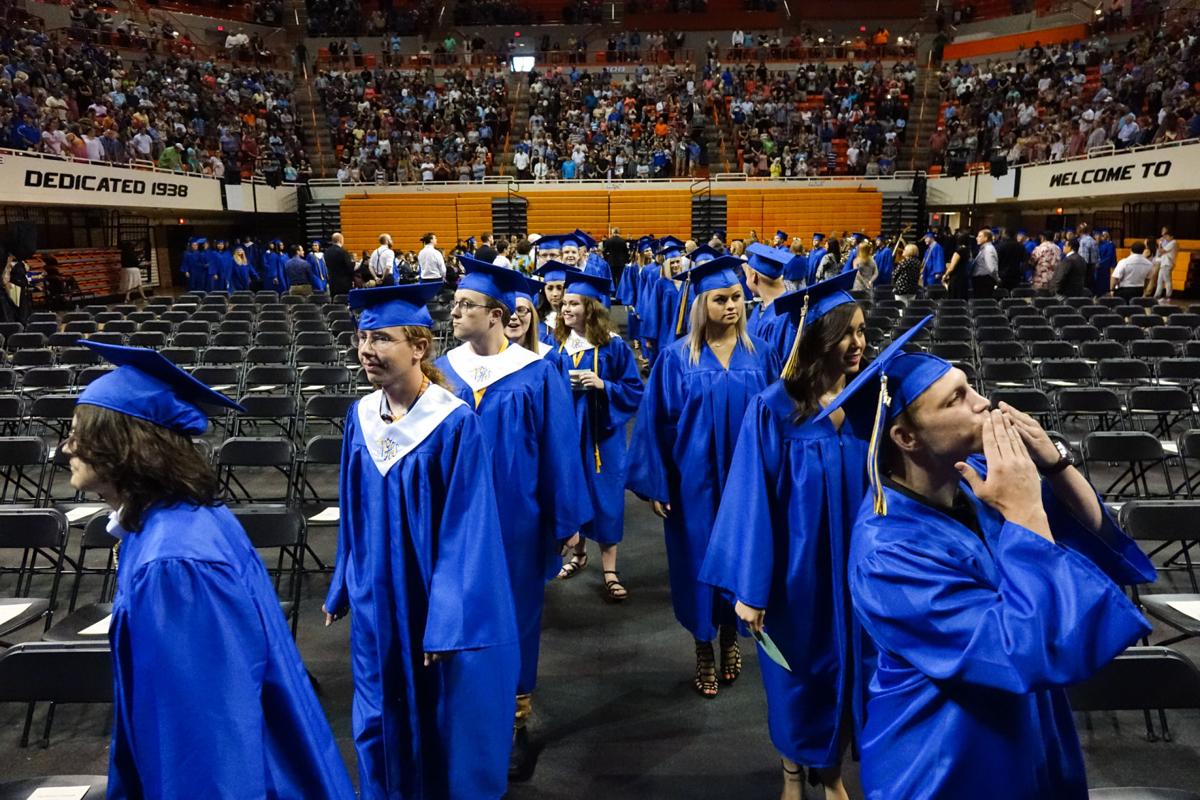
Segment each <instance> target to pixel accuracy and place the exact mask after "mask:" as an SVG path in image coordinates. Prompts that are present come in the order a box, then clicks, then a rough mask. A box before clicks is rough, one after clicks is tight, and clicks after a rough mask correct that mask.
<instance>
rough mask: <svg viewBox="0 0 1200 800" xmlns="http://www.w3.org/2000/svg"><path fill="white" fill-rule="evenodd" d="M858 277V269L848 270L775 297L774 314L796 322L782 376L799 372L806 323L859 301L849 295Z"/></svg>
mask: <svg viewBox="0 0 1200 800" xmlns="http://www.w3.org/2000/svg"><path fill="white" fill-rule="evenodd" d="M857 276H858V270H856V269H852V270H848V271H846V272H843V273H841V274H839V275H835V276H833V277H832V278H830V279H829V280H825V281H821V282H820V283H814V284H813V285H812V286H809V287H808V288H806V289H797V290H796V291H794V292H788V293H787V294H785V295H782V296H780V297H777V298H775V303H774V308H775V313H776V314H787V315H788V316H790V317H791V318H792V321H793V322H794V323H795V324H796V338H795V339H793V340H792V347H791V349H790V350H789V351H788V358H787V362H786V363H785V364H784V365H783V372H782V376H783V377H785V378H788V377H791V376H792V375H793V374H794V373H795V371H796V368H797V366H798V365H797V363H796V361H797V359H798V358H799V356H800V337H801V336H803V335H804V325H805V324H806V323H809V322H815V321H816V320H818V319H820V318H821V317H823V316H825V315H826V314H828V313H829V312H830V311H833V310H834V309H835V308H837V307H838V306H842V305H846V304H847V303H856V302H858V301H857V300H855V299H854V296H853V295H852V294H850V289H851V288H853V287H854V279H855V278H856V277H857Z"/></svg>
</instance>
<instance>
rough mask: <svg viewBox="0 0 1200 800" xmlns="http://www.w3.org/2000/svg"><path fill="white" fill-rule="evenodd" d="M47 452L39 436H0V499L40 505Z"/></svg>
mask: <svg viewBox="0 0 1200 800" xmlns="http://www.w3.org/2000/svg"><path fill="white" fill-rule="evenodd" d="M49 454H50V448H49V447H48V446H47V445H46V442H45V440H44V439H42V438H41V437H39V436H4V437H0V479H2V480H3V483H2V484H0V503H13V504H28V505H32V506H40V505H43V504H44V503H45V502H46V493H47V487H46V473H47V469H48V468H49V465H48V463H47V459H48V457H49Z"/></svg>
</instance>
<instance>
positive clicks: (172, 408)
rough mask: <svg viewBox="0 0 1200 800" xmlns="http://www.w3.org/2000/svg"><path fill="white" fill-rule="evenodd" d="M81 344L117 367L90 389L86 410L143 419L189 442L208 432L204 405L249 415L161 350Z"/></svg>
mask: <svg viewBox="0 0 1200 800" xmlns="http://www.w3.org/2000/svg"><path fill="white" fill-rule="evenodd" d="M80 344H82V345H83V346H84V347H88V348H91V349H92V350H95V351H96V352H97V353H99V354H100V355H101V356H103V357H104V358H105V359H106V360H108V361H110V362H112V363H113V364H116V366H117V368H116V369H115V370H113V371H112V372H108V373H105V374H104V375H101V376H100V377H99V378H97V379H96V380H94V381H92V382H91V383H89V384H88V385H87V388H85V389H84V390H83V393H82V394H80V395H79V402H80V403H81V404H83V405H91V406H99V407H100V408H107V409H109V410H111V411H116V412H118V413H121V414H127V415H128V416H131V417H137V418H138V419H141V420H145V421H146V422H152V423H154V424H155V425H159V426H161V427H164V428H168V429H170V430H173V431H175V432H176V433H181V434H184V435H186V436H200V435H201V434H203V433H204V432H205V431H207V430H208V414H206V413H205V412H204V410H203V409H202V408H201V407H200V404H201V403H203V404H205V405H210V406H224V407H226V408H233V409H237V410H238V411H245V410H246V409H244V408H242V407H241V406H240V405H238V403H237V401H235V400H233V399H232V398H229V397H226V396H225V395H223V394H221V393H220V392H218V391H214V390H213V389H210V388H209V387H208V386H206V385H204V384H203V383H201V382H200V381H198V380H196V379H195V378H193V377H192V376H191V375H189V374H188V373H187V372H184V371H183V370H182V369H180V368H179V367H177V366H175V365H174V364H172V363H171V362H170V361H168V360H167V359H166V358H164V357H163V355H162V354H161V353H159V352H158V351H157V350H151V349H150V348H148V347H124V346H123V345H119V344H104V343H102V342H90V341H87V340H86V339H85V340H81V341H80Z"/></svg>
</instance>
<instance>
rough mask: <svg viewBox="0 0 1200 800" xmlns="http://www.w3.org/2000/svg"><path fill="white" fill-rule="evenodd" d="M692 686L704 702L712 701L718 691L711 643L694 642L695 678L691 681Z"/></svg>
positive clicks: (715, 662)
mask: <svg viewBox="0 0 1200 800" xmlns="http://www.w3.org/2000/svg"><path fill="white" fill-rule="evenodd" d="M692 686H693V687H694V688H695V690H696V693H697V694H698V695H700V696H701V697H703V698H704V699H705V700H712V699H713V698H714V697H716V696H717V692H718V691H720V684H718V683H717V661H716V659H715V658H713V649H712V642H696V678H695V680H693V681H692Z"/></svg>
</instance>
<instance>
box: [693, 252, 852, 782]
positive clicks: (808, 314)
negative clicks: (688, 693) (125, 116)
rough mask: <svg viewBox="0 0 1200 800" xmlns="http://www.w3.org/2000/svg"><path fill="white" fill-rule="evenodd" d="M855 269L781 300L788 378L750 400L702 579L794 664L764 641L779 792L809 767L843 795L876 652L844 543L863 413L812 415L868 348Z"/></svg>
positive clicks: (764, 674)
mask: <svg viewBox="0 0 1200 800" xmlns="http://www.w3.org/2000/svg"><path fill="white" fill-rule="evenodd" d="M855 275H856V273H854V272H847V273H843V274H841V275H838V276H836V277H834V278H832V279H830V280H828V281H824V282H822V283H819V284H816V285H815V286H813V287H811V288H809V289H808V290H801V291H798V292H793V293H791V294H789V295H785V296H784V297H782V298H780V299H778V300H776V301H775V304H776V305H777V306H781V308H780V312H781V313H787V314H789V315H793V316H794V317H795V318H796V326H797V330H799V331H800V333H799V334H798V335H797V339H796V341H795V345H794V347H793V350H792V352H791V353H790V355H789V360H788V362H787V364H786V365H785V367H784V371H783V377H782V380H780V381H778V382H776V383H774V384H772V385H771V386H770V387H769V388H767V389H766V390H765V391H763V392H762V393H760V394H759V395H757V396H756V397H755V398H754V399H753V400H751V402H750V406H749V408H748V409H747V411H746V414H745V417H744V418H743V422H742V429H741V433H740V434H739V436H738V441H737V447H736V449H735V451H734V454H733V463H732V465H731V466H730V468H729V476H728V478H727V480H726V482H725V490H724V492H723V493H722V496H721V506H720V510H719V511H718V513H717V519H716V522H715V524H714V526H713V532H712V538H711V539H710V541H709V546H708V553H707V554H706V556H705V559H704V565H703V567H702V568H701V571H700V579H701V580H702V581H704V582H706V583H709V584H712V585H713V586H715V587H717V588H719V589H722V590H724V591H725V592H726V593H727V594H728V595H729V596H730V598H731V599H732V600H734V601H735V612H736V613H737V615H738V617H739V619H741V620H742V621H743V622H744V623H745V624H746V625H747V626H748V627H749V628H750V631H751V632H752V633H753V634H755V635H759V634H763V633H765V635H766V636H768V637H770V640H771V641H773V643H774V645H775V646H776V647H777V648H778V650H779V652H780V653H781V654H782V656H783V658H784V659H785V660H786V662H787V664H788V665H789V666H790V671H789V670H788V669H785V668H784V667H782V666H780V665H779V664H777V663H776V662H774V661H772V660H771V659H769V658H768V657H767V656H766V655H765V652H764V651H763V650H761V649H760V652H759V659H758V661H759V665H760V668H761V671H762V680H763V686H764V688H765V690H766V695H767V724H768V727H769V730H770V735H771V742H772V743H773V744H774V745H775V748H776V749H777V750H778V751H779V754H780V755H781V756H782V760H783V773H784V774H783V798H784V800H800V798H801V796H802V791H803V781H804V777H803V769H802V767H808V768H810V769H811V775H810V779H811V780H813V781H814V782H818V783H821V784H823V785H824V786H825V788H826V796H827V797H830V798H842V799H843V800H844V799H845V798H846V794H845V789H844V787H843V785H842V779H841V763H842V757H843V753H844V751H845V749H846V745H847V742H848V740H849V738H850V736H851V735H852V733H853V730H852V729H853V725H852V720H854V719H855V717H856V715H855V713H854V712H855V711H856V709H857V707H858V705H857V703H856V698H857V697H858V696H859V695H860V694H861V687H862V686H863V685H864V680H865V677H866V676H865V675H864V674H863V664H864V663H867V662H866V659H865V657H864V654H863V653H862V651H861V648H860V644H861V638H862V637H861V636H859V635H858V630H857V629H856V627H855V626H854V625H853V622H852V615H851V611H850V598H849V592H848V591H847V588H846V582H845V576H846V556H847V553H848V551H849V547H850V535H851V530H852V523H853V521H854V515H855V512H856V511H857V509H858V505H859V502H860V501H861V500H862V497H863V494H864V492H865V491H866V455H867V437H866V435H865V434H866V431H865V428H866V426H858V425H855V424H853V421H852V420H849V419H846V420H843V419H841V418H835V419H834V420H833V421H830V420H821V421H816V420H815V415H816V414H817V412H819V411H820V410H821V407H822V406H823V405H824V404H825V403H827V402H829V401H830V400H832V399H833V397H834V396H835V395H836V393H837V392H838V391H839V390H840V389H841V388H842V387H843V386H844V385H845V383H846V381H847V379H848V377H849V376H852V375H854V374H855V373H857V371H858V369H859V364H860V363H861V359H862V356H863V354H864V351H865V349H866V323H865V318H864V315H863V312H862V309H860V308H859V307H858V304H857V303H855V301H854V298H853V297H852V296H851V295H850V294H849V293H848V290H849V288H850V287H851V286H853V285H854V278H855Z"/></svg>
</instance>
